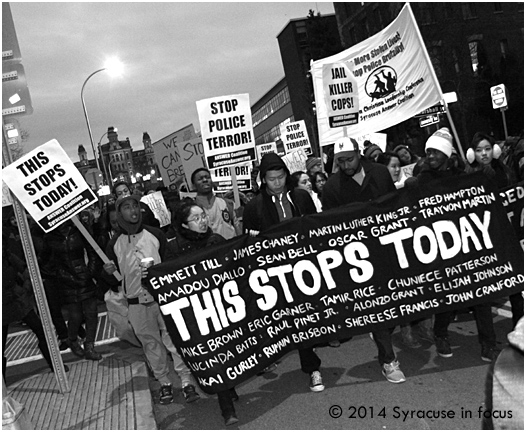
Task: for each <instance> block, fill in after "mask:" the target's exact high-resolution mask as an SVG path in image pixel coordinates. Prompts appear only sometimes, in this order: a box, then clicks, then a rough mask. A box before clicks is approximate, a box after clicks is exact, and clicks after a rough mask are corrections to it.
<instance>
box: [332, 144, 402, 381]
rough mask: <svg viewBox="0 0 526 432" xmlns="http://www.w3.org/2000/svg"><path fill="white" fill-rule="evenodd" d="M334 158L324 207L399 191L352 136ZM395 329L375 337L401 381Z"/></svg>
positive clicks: (386, 367)
mask: <svg viewBox="0 0 526 432" xmlns="http://www.w3.org/2000/svg"><path fill="white" fill-rule="evenodd" d="M334 160H335V163H336V164H337V165H338V168H339V169H338V172H336V173H335V174H333V175H332V176H331V177H329V180H327V183H325V186H324V187H323V198H322V204H323V210H330V209H332V208H336V207H339V206H342V205H345V204H349V203H354V202H366V201H371V200H374V199H376V198H379V197H380V196H382V195H385V194H388V193H390V192H393V191H395V190H396V187H395V185H394V183H393V180H392V178H391V174H389V171H388V170H387V168H386V167H385V166H384V165H381V164H377V163H374V162H370V161H368V160H365V159H361V157H360V149H359V146H358V143H357V142H356V141H355V140H354V139H352V138H348V137H344V138H341V139H339V140H338V141H337V142H336V144H335V145H334ZM393 330H394V327H393V328H390V329H384V330H378V331H375V332H373V339H374V341H375V343H376V346H377V348H378V361H379V362H380V365H381V366H382V373H383V374H384V376H385V377H386V378H387V381H389V382H392V383H402V382H404V381H405V376H404V373H403V372H402V371H401V370H400V364H399V363H398V360H397V359H396V356H395V353H394V350H393V344H392V342H391V334H392V332H393Z"/></svg>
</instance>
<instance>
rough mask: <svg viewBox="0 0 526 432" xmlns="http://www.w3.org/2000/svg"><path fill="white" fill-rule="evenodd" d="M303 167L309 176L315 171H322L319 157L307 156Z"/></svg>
mask: <svg viewBox="0 0 526 432" xmlns="http://www.w3.org/2000/svg"><path fill="white" fill-rule="evenodd" d="M305 168H306V170H307V175H308V176H309V177H312V176H313V175H314V174H316V173H317V172H322V171H323V168H322V166H321V159H320V158H319V157H310V158H308V159H307V161H306V162H305Z"/></svg>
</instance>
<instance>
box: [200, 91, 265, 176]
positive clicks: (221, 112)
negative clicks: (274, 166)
mask: <svg viewBox="0 0 526 432" xmlns="http://www.w3.org/2000/svg"><path fill="white" fill-rule="evenodd" d="M196 105H197V112H198V114H199V123H200V124H201V134H202V138H203V145H204V150H205V156H206V160H207V163H208V168H210V169H212V168H221V167H226V166H231V165H237V164H240V163H246V162H250V161H252V160H254V159H255V158H256V150H255V144H254V131H253V129H252V114H251V111H250V102H249V97H248V94H240V95H233V96H221V97H216V98H211V99H204V100H200V101H197V102H196Z"/></svg>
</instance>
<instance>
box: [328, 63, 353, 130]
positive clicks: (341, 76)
mask: <svg viewBox="0 0 526 432" xmlns="http://www.w3.org/2000/svg"><path fill="white" fill-rule="evenodd" d="M352 68H353V65H352V63H350V62H338V63H327V64H324V65H323V69H322V73H323V83H324V85H325V104H326V107H327V118H328V120H329V127H331V128H335V127H342V126H348V125H353V124H356V123H358V113H359V108H360V107H359V98H358V85H357V83H356V79H355V78H354V77H353V74H352Z"/></svg>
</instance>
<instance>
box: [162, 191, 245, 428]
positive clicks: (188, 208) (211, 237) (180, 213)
mask: <svg viewBox="0 0 526 432" xmlns="http://www.w3.org/2000/svg"><path fill="white" fill-rule="evenodd" d="M174 216H175V217H174V221H173V223H172V226H171V229H170V230H169V231H168V233H167V238H168V247H169V248H170V251H171V254H172V256H173V257H174V258H175V264H177V258H178V257H181V256H182V255H187V254H189V253H191V252H193V251H195V250H199V249H203V248H207V247H209V246H212V245H214V244H217V243H222V242H224V241H226V239H225V238H224V237H223V236H222V235H221V234H217V233H215V232H213V231H212V228H211V227H210V218H209V216H208V214H207V213H206V211H205V209H204V208H203V207H202V206H201V205H200V204H198V203H196V202H195V201H193V200H190V199H188V200H184V201H182V202H181V203H180V204H179V206H178V207H177V208H176V210H175V215H174ZM217 398H218V401H219V408H220V409H221V414H222V415H223V418H224V420H225V425H226V426H230V425H233V424H235V423H237V422H238V421H239V420H238V418H237V415H236V410H235V408H234V403H233V402H234V401H237V400H238V399H239V396H238V395H237V393H236V390H235V388H234V387H232V388H231V389H229V390H225V391H221V392H219V393H218V394H217Z"/></svg>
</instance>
